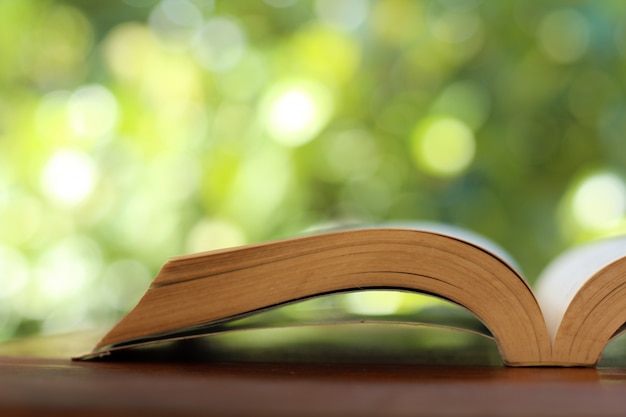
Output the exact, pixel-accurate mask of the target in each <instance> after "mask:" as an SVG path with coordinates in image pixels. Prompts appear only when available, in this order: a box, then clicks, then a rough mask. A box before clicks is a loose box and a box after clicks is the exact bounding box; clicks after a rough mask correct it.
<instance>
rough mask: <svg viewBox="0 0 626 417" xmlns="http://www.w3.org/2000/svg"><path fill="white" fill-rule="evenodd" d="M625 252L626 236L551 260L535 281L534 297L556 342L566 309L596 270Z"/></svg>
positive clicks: (625, 253) (576, 248)
mask: <svg viewBox="0 0 626 417" xmlns="http://www.w3.org/2000/svg"><path fill="white" fill-rule="evenodd" d="M625 255H626V237H619V238H612V239H607V240H600V241H597V242H592V243H588V244H585V245H582V246H578V247H575V248H572V249H570V250H568V251H566V252H564V253H563V254H561V255H560V256H558V257H557V258H556V259H555V260H554V261H552V262H551V263H550V264H549V265H548V266H547V267H546V269H545V270H544V271H543V273H542V274H541V275H540V276H539V278H538V279H537V281H536V283H535V296H536V297H537V301H538V302H539V306H540V307H541V310H542V312H543V315H544V317H545V320H546V326H547V327H548V333H549V334H550V338H551V340H552V341H554V338H555V336H556V332H557V330H558V328H559V325H560V324H561V320H562V319H563V315H564V314H565V310H567V307H568V306H569V304H570V302H571V301H572V299H573V298H574V296H575V295H576V293H577V292H578V290H579V289H580V288H581V287H582V286H583V285H584V284H585V283H586V282H587V280H589V278H591V277H592V276H593V275H594V274H595V273H596V272H598V271H599V270H600V269H602V268H603V267H605V266H607V265H609V264H610V263H611V262H613V261H616V260H618V259H619V258H621V257H623V256H625Z"/></svg>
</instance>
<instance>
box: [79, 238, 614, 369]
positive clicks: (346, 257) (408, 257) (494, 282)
mask: <svg viewBox="0 0 626 417" xmlns="http://www.w3.org/2000/svg"><path fill="white" fill-rule="evenodd" d="M450 230H451V231H453V232H454V230H455V229H450ZM453 235H454V236H453ZM467 236H469V238H468V237H467ZM476 241H477V239H475V237H474V235H463V237H459V234H458V233H452V235H451V234H443V233H438V232H432V231H424V230H413V229H404V228H370V229H355V230H345V231H338V232H330V233H324V234H318V235H310V236H304V237H298V238H293V239H287V240H280V241H275V242H269V243H264V244H257V245H248V246H243V247H238V248H233V249H224V250H217V251H212V252H203V253H198V254H194V255H187V256H181V257H175V258H172V259H170V260H169V261H168V262H167V263H166V264H165V265H164V266H163V268H162V269H161V271H160V272H159V274H158V275H157V277H156V278H155V279H154V281H153V282H152V285H151V286H150V288H149V289H148V290H147V292H146V293H145V294H144V296H143V297H142V298H141V300H140V301H139V303H138V304H137V306H136V307H135V308H134V309H133V310H132V311H130V312H129V313H128V314H127V315H126V316H125V317H124V318H123V319H122V320H121V321H120V322H119V323H118V324H117V325H115V326H114V327H113V328H112V329H111V330H110V331H109V332H108V333H107V334H106V335H105V337H104V338H103V339H102V340H101V341H100V342H99V343H98V344H97V346H95V348H94V349H93V351H92V352H91V353H90V354H88V355H86V356H84V357H83V358H90V357H98V356H105V355H107V354H109V353H110V352H111V351H113V350H116V349H125V348H128V347H133V346H139V345H143V344H146V343H153V342H155V341H161V340H171V339H176V338H183V337H188V336H189V335H197V334H202V333H203V332H210V329H211V328H212V327H215V326H218V325H221V324H223V323H226V322H229V321H232V320H235V319H239V318H241V317H245V316H248V315H251V314H255V313H258V312H260V311H265V310H267V309H269V308H274V307H277V306H281V305H285V304H288V303H293V302H296V301H300V300H305V299H309V298H312V297H318V296H322V295H328V294H334V293H339V292H346V291H361V290H368V289H370V290H371V289H393V290H400V291H413V292H419V293H425V294H431V295H435V296H438V297H441V298H443V299H446V300H450V301H452V302H454V303H456V304H459V305H461V306H463V307H465V308H466V309H467V310H469V311H470V312H471V313H473V314H474V315H475V316H476V317H477V318H478V319H479V320H480V321H482V323H483V324H484V325H485V326H486V328H488V329H489V331H490V332H491V334H492V335H493V337H494V339H495V341H496V343H497V345H498V349H499V351H500V354H501V355H502V359H503V361H504V363H505V364H506V365H509V366H594V365H595V364H596V363H597V362H598V360H599V359H600V357H601V355H602V352H603V350H604V348H605V346H606V344H607V343H608V342H609V340H610V339H612V338H613V337H615V336H616V335H618V334H619V333H620V332H621V330H622V326H623V325H624V323H626V257H624V256H625V255H626V238H614V239H608V240H603V241H599V242H596V243H593V244H589V245H586V246H583V247H579V248H575V249H572V250H570V251H569V252H567V253H565V254H563V255H562V256H560V257H559V258H557V259H556V260H555V261H554V262H553V263H551V264H550V265H549V266H548V268H547V269H546V270H545V273H544V274H542V276H541V277H539V279H538V280H537V287H536V289H535V292H533V290H531V288H530V287H529V285H528V284H527V282H526V281H525V280H524V278H523V277H522V276H521V275H520V273H519V272H518V271H517V270H516V269H515V268H514V267H513V266H512V264H511V263H510V261H508V260H506V258H505V257H503V256H500V255H496V253H497V252H499V250H498V249H497V248H496V247H494V246H490V247H489V249H486V248H485V246H482V245H478V244H477V243H476Z"/></svg>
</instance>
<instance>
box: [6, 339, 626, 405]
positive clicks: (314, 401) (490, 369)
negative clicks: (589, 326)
mask: <svg viewBox="0 0 626 417" xmlns="http://www.w3.org/2000/svg"><path fill="white" fill-rule="evenodd" d="M38 343H39V344H41V342H38ZM52 344H53V343H52ZM48 345H49V344H48ZM31 346H32V344H31ZM168 349H170V350H169V352H171V351H172V349H171V348H168ZM482 351H484V350H482ZM487 351H489V349H487ZM20 352H21V353H20ZM153 352H156V351H153ZM423 353H424V352H422V354H421V355H416V357H415V358H416V360H413V361H404V362H402V361H395V362H394V361H380V357H378V358H374V360H369V361H368V360H365V358H364V357H359V356H357V357H355V358H356V359H354V360H353V361H345V360H341V358H339V359H338V358H334V359H333V358H331V359H329V360H315V361H306V360H297V359H294V357H290V358H289V360H283V361H281V360H280V358H276V357H271V355H270V356H269V357H268V358H265V359H263V358H260V359H251V358H250V357H247V356H245V355H241V356H240V357H239V358H238V357H237V356H236V355H235V356H232V355H231V356H228V355H225V356H224V355H222V356H220V355H215V354H212V355H211V357H210V358H208V357H204V359H202V360H199V359H198V357H194V356H193V355H191V356H184V355H183V356H181V355H179V354H174V355H170V356H168V355H169V354H162V353H159V354H154V353H151V354H141V355H139V354H136V355H135V356H133V355H132V354H130V355H129V356H123V355H122V356H121V357H119V358H118V359H117V360H114V361H97V362H76V361H71V360H70V359H67V358H65V359H64V358H55V357H50V355H40V356H37V355H33V354H32V351H31V350H29V349H28V348H25V349H22V350H21V351H20V349H16V348H15V346H13V347H12V348H10V349H4V350H2V349H0V416H10V415H42V416H44V415H45V416H55V415H59V416H73V415H81V416H82V415H89V416H103V415H116V416H125V415H128V416H131V415H132V416H157V415H164V416H171V415H189V416H196V415H211V416H247V415H250V416H274V417H277V416H342V417H345V416H369V415H371V416H382V415H385V416H422V415H424V416H568V417H573V416H623V415H626V367H622V366H621V365H617V366H615V365H611V366H601V367H599V368H597V369H584V368H545V369H541V368H506V367H503V366H501V365H498V364H495V365H494V364H493V363H483V364H480V363H478V364H476V363H472V362H475V361H474V360H473V359H472V360H468V362H467V363H468V364H463V363H462V362H461V363H459V362H454V361H451V362H450V363H454V364H445V363H444V364H440V365H432V364H429V363H434V362H432V361H431V358H427V356H428V355H426V354H423ZM491 353H493V352H492V351H491V352H490V354H491ZM429 354H432V352H429ZM479 356H480V355H479ZM415 358H414V359H415ZM420 358H421V359H420ZM474 358H475V357H474ZM441 359H445V358H441V357H440V358H435V362H436V361H437V360H441ZM483 359H484V358H483ZM444 362H445V361H444Z"/></svg>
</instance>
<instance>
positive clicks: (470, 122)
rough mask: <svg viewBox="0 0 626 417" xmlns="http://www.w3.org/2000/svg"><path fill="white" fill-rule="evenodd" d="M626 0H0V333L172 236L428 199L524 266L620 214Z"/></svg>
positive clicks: (302, 223)
mask: <svg viewBox="0 0 626 417" xmlns="http://www.w3.org/2000/svg"><path fill="white" fill-rule="evenodd" d="M624 22H626V3H622V2H619V1H605V2H592V1H575V2H571V1H548V2H524V1H497V2H496V1H481V0H438V1H435V0H432V1H410V0H389V1H368V0H337V1H333V0H317V1H309V0H266V1H264V2H263V1H222V0H215V1H206V0H163V1H160V2H157V1H155V0H126V1H81V0H66V1H61V0H56V1H53V0H1V1H0V27H2V31H3V36H2V37H0V338H7V337H12V336H14V335H16V334H26V333H32V332H38V331H54V330H62V329H68V328H75V327H80V326H86V325H89V324H92V323H98V322H102V321H105V320H109V319H110V318H111V317H115V316H119V314H121V313H123V312H124V311H126V310H127V309H128V308H130V306H132V303H133V302H134V301H135V300H136V299H137V297H138V296H139V295H140V294H141V293H142V292H143V290H144V289H145V286H146V285H147V284H148V282H149V281H150V279H151V277H152V276H153V275H154V273H155V272H156V271H157V270H158V268H159V267H160V265H161V264H162V263H163V262H164V261H165V260H166V259H167V257H169V256H171V255H176V254H181V253H186V252H193V251H199V250H207V249H212V248H218V247H224V246H229V245H238V244H244V243H250V242H258V241H263V240H269V239H276V238H280V237H285V236H289V235H292V234H295V233H298V232H300V231H302V230H305V229H307V228H311V227H316V226H321V225H333V224H342V223H353V222H364V223H380V222H385V221H390V220H402V221H405V220H429V221H433V220H434V221H441V222H446V223H450V224H455V225H459V226H462V227H466V228H468V229H472V230H474V231H477V232H479V233H482V234H484V235H485V236H487V237H489V238H491V239H493V240H494V241H496V242H498V243H499V244H501V245H502V246H503V247H504V248H506V249H507V250H508V251H509V252H511V253H512V255H513V256H514V257H515V258H516V259H517V260H518V261H519V263H520V265H521V266H522V268H523V270H524V272H525V273H526V274H527V275H528V277H529V279H530V280H531V281H532V280H533V279H534V278H535V277H536V276H537V274H538V273H539V272H540V270H541V268H542V267H543V266H544V265H545V264H546V263H547V262H548V260H549V259H550V258H552V257H554V256H555V255H556V254H557V253H559V252H560V251H562V250H563V249H565V248H567V247H569V246H572V245H574V244H576V243H579V242H583V241H586V240H589V239H593V238H596V237H600V236H606V235H610V234H614V233H619V232H621V231H622V230H623V228H624V214H625V210H626V186H625V185H624V181H623V178H624V175H625V173H626V172H625V169H626V164H625V163H626V148H625V144H624V132H625V131H626V100H625V96H624V83H625V81H626V77H625V76H624V74H625V69H626V24H625V23H624Z"/></svg>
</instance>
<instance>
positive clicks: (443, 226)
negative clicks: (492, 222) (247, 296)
mask: <svg viewBox="0 0 626 417" xmlns="http://www.w3.org/2000/svg"><path fill="white" fill-rule="evenodd" d="M370 228H390V229H411V230H422V231H425V232H432V233H437V234H440V235H445V236H450V237H453V238H456V239H459V240H463V241H465V242H468V243H471V244H472V245H474V246H477V247H480V248H482V249H483V250H486V251H487V252H490V253H492V254H494V255H496V256H497V257H498V258H500V259H501V260H503V261H505V262H506V263H507V264H509V265H510V266H511V267H513V268H514V269H516V270H517V271H520V269H519V265H518V264H517V262H516V261H515V259H513V256H511V254H510V253H508V252H507V251H506V250H504V248H503V247H502V246H500V245H498V244H497V243H496V242H494V241H493V240H491V239H489V238H487V237H486V236H483V235H481V234H479V233H477V232H474V231H472V230H469V229H465V228H463V227H460V226H454V225H451V224H447V223H440V222H435V221H409V220H407V221H388V222H383V223H376V224H371V225H362V224H358V225H354V226H347V227H346V226H340V227H337V228H333V229H328V228H322V229H319V230H314V231H313V232H314V233H323V232H328V231H337V230H352V229H370Z"/></svg>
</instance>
